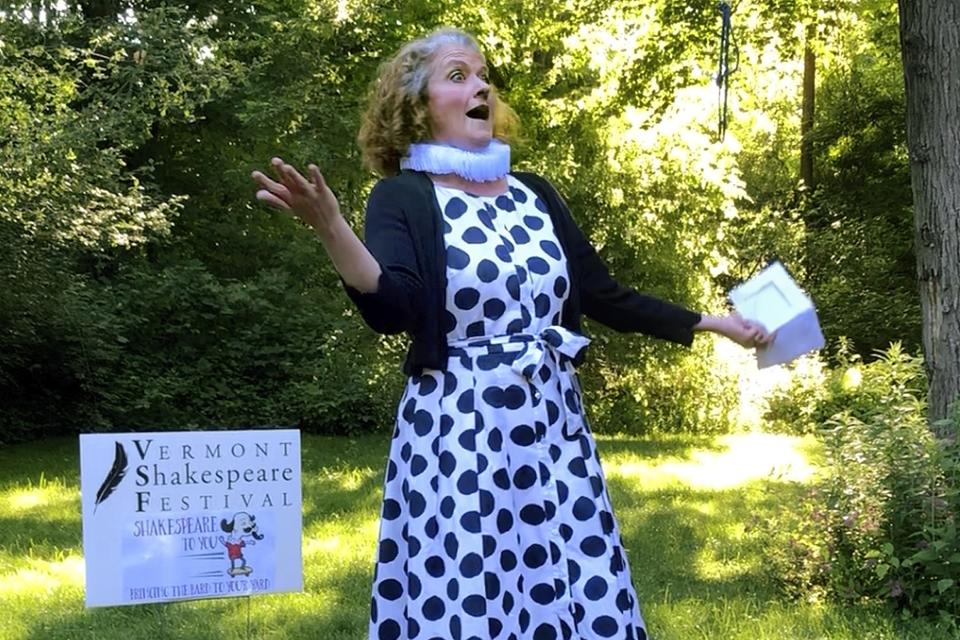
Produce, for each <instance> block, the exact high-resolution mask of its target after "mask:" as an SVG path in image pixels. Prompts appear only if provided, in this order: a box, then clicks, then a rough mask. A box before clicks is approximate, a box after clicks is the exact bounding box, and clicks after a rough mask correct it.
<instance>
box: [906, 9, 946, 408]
mask: <svg viewBox="0 0 960 640" xmlns="http://www.w3.org/2000/svg"><path fill="white" fill-rule="evenodd" d="M898 2H899V8H900V44H901V51H902V56H903V77H904V84H905V87H906V95H907V146H908V149H909V153H910V180H911V186H912V189H913V205H914V222H915V244H916V253H917V277H918V280H919V288H920V302H921V310H922V312H923V351H924V358H925V366H926V371H927V376H928V378H929V381H930V405H929V407H930V408H929V419H930V422H931V423H933V422H935V421H937V420H940V419H942V418H944V417H946V416H947V412H948V408H949V405H950V404H951V403H953V402H956V401H957V398H958V397H960V2H958V1H957V0H898Z"/></svg>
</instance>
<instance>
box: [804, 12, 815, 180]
mask: <svg viewBox="0 0 960 640" xmlns="http://www.w3.org/2000/svg"><path fill="white" fill-rule="evenodd" d="M816 31H817V29H816V27H815V26H814V25H809V26H807V40H806V44H805V45H804V47H803V116H802V118H801V120H800V181H801V182H802V183H803V186H804V188H805V189H806V190H807V191H813V190H814V188H816V184H815V183H814V179H813V138H812V137H811V135H810V134H811V131H813V105H814V95H815V89H816V86H817V78H816V73H817V58H816V56H815V55H814V53H813V49H812V48H811V46H810V45H811V41H812V40H813V37H814V34H816Z"/></svg>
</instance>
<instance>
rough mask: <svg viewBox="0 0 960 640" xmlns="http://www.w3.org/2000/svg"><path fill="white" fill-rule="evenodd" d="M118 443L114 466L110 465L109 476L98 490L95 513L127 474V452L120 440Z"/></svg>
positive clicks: (94, 507) (94, 506)
mask: <svg viewBox="0 0 960 640" xmlns="http://www.w3.org/2000/svg"><path fill="white" fill-rule="evenodd" d="M116 445H117V452H116V454H115V455H114V457H113V466H112V467H110V471H109V473H107V477H106V478H104V480H103V484H101V485H100V489H98V490H97V501H96V502H95V503H94V504H93V512H94V513H96V512H97V506H98V505H99V504H100V503H101V502H103V501H104V500H106V499H107V498H109V497H110V494H112V493H113V492H114V490H115V489H116V488H117V485H119V484H120V481H121V480H123V476H125V475H126V474H127V452H126V451H125V450H124V448H123V445H122V444H120V443H119V442H117V443H116Z"/></svg>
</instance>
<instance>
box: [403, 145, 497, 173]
mask: <svg viewBox="0 0 960 640" xmlns="http://www.w3.org/2000/svg"><path fill="white" fill-rule="evenodd" d="M400 168H401V169H413V170H414V171H424V172H426V173H434V174H437V175H444V174H448V173H454V174H456V175H458V176H460V177H461V178H465V179H467V180H471V181H473V182H490V181H492V180H499V179H500V178H502V177H503V176H505V175H507V173H508V172H509V171H510V145H508V144H505V143H503V142H500V141H499V140H491V141H490V144H488V145H487V146H486V147H485V148H483V149H480V150H479V151H469V150H467V149H460V148H459V147H452V146H450V145H445V144H439V143H436V142H419V143H415V144H411V145H410V148H409V149H408V150H407V155H406V156H405V157H403V158H401V159H400Z"/></svg>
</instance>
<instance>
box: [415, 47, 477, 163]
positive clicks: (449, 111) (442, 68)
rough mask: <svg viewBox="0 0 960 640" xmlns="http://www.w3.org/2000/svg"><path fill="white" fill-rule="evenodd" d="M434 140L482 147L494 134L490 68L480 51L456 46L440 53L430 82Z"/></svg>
mask: <svg viewBox="0 0 960 640" xmlns="http://www.w3.org/2000/svg"><path fill="white" fill-rule="evenodd" d="M427 96H428V108H429V113H430V130H431V132H432V135H433V141H434V142H441V143H443V144H449V145H452V146H455V147H459V148H461V149H472V150H476V149H482V148H483V147H485V146H487V144H488V143H489V142H490V140H491V138H492V137H493V106H494V105H493V102H494V101H493V99H492V96H491V93H490V85H489V84H487V67H486V65H485V64H484V61H483V56H481V55H480V54H479V53H478V52H477V51H475V50H473V49H471V48H466V47H461V46H457V45H449V46H445V47H443V48H441V49H440V51H438V52H437V56H436V59H435V60H434V62H433V69H432V71H431V72H430V79H429V80H428V81H427Z"/></svg>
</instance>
